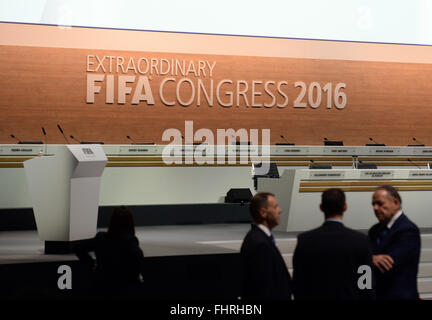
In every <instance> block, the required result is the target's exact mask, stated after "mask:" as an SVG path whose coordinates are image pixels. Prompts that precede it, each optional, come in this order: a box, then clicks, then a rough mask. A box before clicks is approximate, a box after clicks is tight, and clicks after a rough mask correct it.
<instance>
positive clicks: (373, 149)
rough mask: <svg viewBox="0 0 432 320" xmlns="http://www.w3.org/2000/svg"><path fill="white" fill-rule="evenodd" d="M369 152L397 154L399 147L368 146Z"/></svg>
mask: <svg viewBox="0 0 432 320" xmlns="http://www.w3.org/2000/svg"><path fill="white" fill-rule="evenodd" d="M369 148H370V149H369V153H371V154H380V155H389V154H399V153H400V148H376V147H369Z"/></svg>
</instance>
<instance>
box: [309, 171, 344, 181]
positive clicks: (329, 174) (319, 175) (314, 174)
mask: <svg viewBox="0 0 432 320" xmlns="http://www.w3.org/2000/svg"><path fill="white" fill-rule="evenodd" d="M344 177H345V172H344V171H333V170H326V171H321V170H316V169H313V170H311V172H310V173H309V179H315V180H321V179H323V180H324V179H343V178H344Z"/></svg>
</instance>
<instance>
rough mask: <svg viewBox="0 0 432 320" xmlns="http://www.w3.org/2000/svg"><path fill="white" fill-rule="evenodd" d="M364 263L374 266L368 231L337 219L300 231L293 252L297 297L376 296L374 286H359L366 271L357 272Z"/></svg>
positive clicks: (308, 298)
mask: <svg viewBox="0 0 432 320" xmlns="http://www.w3.org/2000/svg"><path fill="white" fill-rule="evenodd" d="M361 265H369V266H370V267H372V253H371V248H370V245H369V241H368V239H367V236H366V235H364V234H361V233H360V232H357V231H354V230H351V229H349V228H346V227H345V226H344V225H343V224H342V223H340V222H337V221H326V222H324V224H323V225H322V226H321V227H319V228H317V229H314V230H311V231H308V232H305V233H302V234H300V235H299V236H298V240H297V247H296V249H295V251H294V256H293V266H294V274H293V283H294V299H295V300H363V299H364V300H370V299H374V290H373V288H372V289H364V290H360V289H359V286H358V280H359V278H360V277H361V276H362V275H363V274H364V272H363V273H360V274H359V273H358V268H359V266H361ZM369 270H371V269H369ZM371 282H373V279H371ZM372 286H373V284H372Z"/></svg>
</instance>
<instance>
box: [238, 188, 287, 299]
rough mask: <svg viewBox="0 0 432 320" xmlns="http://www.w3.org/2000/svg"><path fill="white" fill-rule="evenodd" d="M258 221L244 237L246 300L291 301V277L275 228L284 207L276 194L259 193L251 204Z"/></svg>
mask: <svg viewBox="0 0 432 320" xmlns="http://www.w3.org/2000/svg"><path fill="white" fill-rule="evenodd" d="M249 211H250V214H251V215H252V219H253V221H254V224H252V228H251V230H250V231H249V232H248V233H247V235H246V237H245V238H244V240H243V244H242V247H241V251H240V255H241V258H242V264H243V292H242V298H243V299H253V300H291V285H290V282H291V277H290V275H289V273H288V269H287V267H286V265H285V262H284V260H283V258H282V256H281V254H280V252H279V250H278V248H277V247H276V245H275V242H274V238H273V235H272V234H271V229H272V228H273V227H275V226H277V225H278V224H279V223H280V217H279V216H280V214H281V213H282V209H281V208H280V207H279V205H278V202H277V201H276V198H275V197H274V194H271V193H257V194H256V195H255V196H254V197H253V198H252V200H251V202H250V204H249Z"/></svg>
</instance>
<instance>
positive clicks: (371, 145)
mask: <svg viewBox="0 0 432 320" xmlns="http://www.w3.org/2000/svg"><path fill="white" fill-rule="evenodd" d="M369 140H370V141H371V142H373V144H372V143H366V146H367V147H378V146H379V147H385V144H384V143H378V142H376V141H375V140H374V139H373V138H369Z"/></svg>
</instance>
